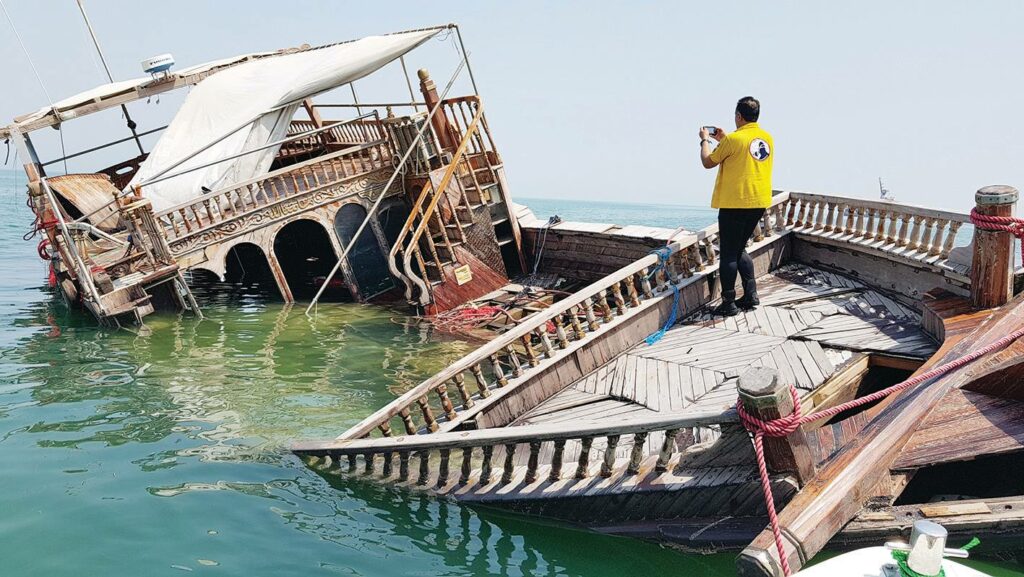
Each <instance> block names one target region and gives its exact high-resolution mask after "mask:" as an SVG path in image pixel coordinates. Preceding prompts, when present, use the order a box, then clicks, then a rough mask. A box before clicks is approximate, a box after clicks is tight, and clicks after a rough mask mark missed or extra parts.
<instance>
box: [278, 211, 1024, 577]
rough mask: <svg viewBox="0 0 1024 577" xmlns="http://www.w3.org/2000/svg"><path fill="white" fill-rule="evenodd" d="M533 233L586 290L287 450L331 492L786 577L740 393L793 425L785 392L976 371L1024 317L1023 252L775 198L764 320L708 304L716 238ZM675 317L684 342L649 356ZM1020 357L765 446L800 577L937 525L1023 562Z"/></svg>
mask: <svg viewBox="0 0 1024 577" xmlns="http://www.w3.org/2000/svg"><path fill="white" fill-rule="evenodd" d="M989 192H991V191H989ZM1003 192H1004V193H1007V194H1009V193H1008V192H1007V191H1003ZM1014 193H1015V191H1014ZM984 197H985V195H984V194H981V193H979V203H980V204H981V203H982V199H983V198H984ZM1014 200H1015V199H1014ZM1004 201H1005V198H1004ZM1004 204H1005V202H1004ZM518 218H519V220H520V225H521V228H522V231H523V238H524V243H525V244H526V245H527V247H536V246H537V243H538V242H540V240H539V239H541V238H545V237H546V240H545V242H546V251H550V252H547V254H549V255H553V256H552V257H551V258H550V260H549V261H546V262H547V265H546V264H545V262H542V263H541V270H548V272H555V273H558V274H564V273H566V272H568V271H567V270H562V269H568V268H573V269H575V270H577V271H578V273H579V274H582V275H583V276H589V277H590V279H589V280H591V281H592V284H590V285H589V286H587V287H586V288H584V289H582V290H579V291H577V292H576V293H575V294H573V295H572V296H570V297H567V298H565V299H563V300H561V301H559V302H556V303H555V304H554V305H552V306H551V307H550V308H548V309H545V310H543V311H539V312H536V313H534V314H533V315H531V316H529V317H526V318H525V319H523V320H522V321H521V322H520V323H519V325H518V326H516V327H515V328H513V329H512V330H509V331H507V332H505V333H503V334H501V335H500V336H498V337H496V338H494V339H493V340H492V341H491V342H489V343H487V344H485V345H484V346H482V347H480V348H479V349H478V350H476V351H474V352H473V353H470V354H469V355H467V356H466V357H464V358H462V359H460V360H459V361H456V362H455V363H453V364H452V365H451V366H450V367H449V368H448V369H446V370H445V371H442V372H441V373H438V374H437V375H435V376H433V377H431V378H430V379H428V380H426V381H424V382H423V383H421V384H420V385H419V386H417V387H415V388H413V389H412V390H409V391H408V392H406V393H405V394H403V395H402V396H400V397H399V398H397V399H396V400H395V401H393V402H392V403H390V404H389V405H388V406H386V407H383V408H381V409H380V410H379V411H377V412H376V413H374V414H373V415H370V416H369V417H367V418H366V419H364V420H363V421H362V422H360V423H358V424H356V425H354V426H352V427H351V428H349V429H348V430H347V431H345V432H344V433H342V434H341V435H340V436H339V437H338V438H337V439H333V440H328V441H308V442H299V443H296V444H295V445H294V446H293V451H294V452H295V453H296V454H298V455H300V456H302V457H303V458H305V459H306V460H307V462H308V464H310V466H312V467H314V468H315V469H317V470H319V471H321V472H322V474H324V475H325V476H326V477H327V478H328V479H329V480H334V479H337V480H339V481H340V480H341V479H347V478H350V477H351V478H364V479H369V480H373V481H375V482H381V483H386V484H389V485H399V486H404V487H407V488H408V489H409V490H417V491H425V492H428V493H431V494H434V495H438V496H444V497H447V498H452V499H455V500H457V501H459V502H464V503H472V504H482V505H488V506H497V507H503V508H508V509H511V510H514V511H519V512H522V513H526V514H531V515H542V516H546V517H552V518H557V519H560V520H563V521H568V522H572V523H577V524H580V525H584V526H587V527H590V528H592V529H595V530H598V531H604V532H609V533H615V534H620V535H632V536H637V537H642V538H647V539H656V540H659V541H663V542H667V543H670V544H672V545H673V546H678V547H682V548H686V549H693V550H719V549H728V548H736V549H739V548H742V547H743V546H744V545H746V546H747V547H746V549H744V551H743V553H742V554H741V556H740V561H739V566H740V571H741V573H743V574H752V575H760V574H768V575H774V574H780V572H781V569H780V567H779V565H778V558H777V553H775V552H774V548H773V546H772V543H773V541H772V538H771V534H770V532H766V531H763V529H764V526H765V517H764V515H765V506H764V502H763V497H762V493H761V488H760V483H759V480H758V475H757V469H756V467H755V462H754V454H753V450H752V448H751V444H750V440H749V436H748V434H747V432H746V431H745V430H744V429H743V427H742V426H741V425H740V424H739V422H738V416H737V414H736V410H735V404H736V402H737V397H738V395H739V390H740V389H743V382H744V378H746V376H747V375H751V374H753V373H752V371H753V372H756V371H765V370H767V371H770V372H772V374H774V375H776V376H775V377H774V378H773V380H772V382H773V383H774V386H775V389H774V390H760V391H759V392H758V391H756V390H754V389H751V390H748V392H747V393H746V398H747V401H745V402H749V403H752V404H750V405H747V406H748V408H750V409H751V410H753V408H754V407H756V406H760V407H762V409H760V411H761V414H762V415H764V416H765V417H770V416H772V415H773V414H774V415H775V416H779V415H780V414H781V415H785V414H787V413H788V412H791V410H792V407H791V406H789V407H787V406H786V403H787V401H786V399H787V398H788V395H789V394H788V392H786V389H784V388H783V387H785V386H788V384H790V383H791V384H793V385H795V386H796V387H797V389H798V391H799V396H800V402H801V407H802V409H803V411H804V413H805V414H806V413H808V412H812V411H814V410H818V409H823V408H828V407H833V406H837V405H838V404H840V403H843V402H845V401H848V400H851V399H853V398H856V397H859V396H863V395H864V394H866V393H869V392H873V391H875V390H879V389H882V388H885V387H886V386H888V385H891V384H894V383H896V382H899V381H902V380H904V379H905V378H906V377H908V376H910V375H911V374H915V373H916V372H919V371H922V370H925V369H927V368H928V367H931V366H936V365H938V364H941V363H943V362H946V361H948V360H949V359H951V358H954V357H957V356H958V355H959V356H962V355H963V354H964V353H965V351H968V350H970V349H971V347H978V346H983V345H984V344H986V343H988V342H992V341H993V340H994V339H996V338H998V337H1002V336H1003V335H1005V334H1007V333H1008V332H1009V329H1010V328H1011V327H1012V328H1019V327H1020V326H1021V318H1020V315H1021V314H1024V304H1021V303H1020V302H1019V299H1018V300H1013V301H1010V302H1008V300H1009V298H1010V296H1011V294H1012V292H1011V277H1012V276H1013V275H1012V274H1011V272H1012V271H1011V270H1010V268H1009V267H1010V264H1011V262H1012V259H1011V257H1010V249H1009V248H1008V247H1012V238H1011V237H1010V235H1008V234H1007V233H998V232H988V231H975V233H974V242H973V244H972V247H973V248H972V247H959V248H958V247H956V237H957V233H958V231H959V229H960V227H961V226H962V225H964V224H966V223H969V222H970V218H969V216H968V215H964V214H958V213H952V212H946V211H938V210H932V209H927V208H922V207H913V206H906V205H901V204H896V203H894V202H889V201H880V202H879V201H866V200H859V199H852V198H845V197H838V196H827V195H818V194H809V193H801V192H785V191H783V192H778V193H776V195H775V197H774V202H773V205H772V207H771V208H770V209H769V211H768V212H767V213H766V215H765V217H764V219H763V222H762V223H761V225H760V227H759V229H758V231H757V232H756V236H755V238H754V239H753V241H752V243H751V244H750V246H749V247H748V252H749V253H750V254H751V256H752V258H753V260H754V262H755V266H756V269H757V272H758V274H759V275H760V277H761V278H760V281H759V284H760V292H761V306H760V307H758V308H756V309H754V310H752V311H747V312H745V313H743V314H741V315H740V316H737V317H732V318H721V317H718V318H714V317H710V316H709V315H708V314H707V313H706V312H705V307H706V306H707V305H708V304H710V303H713V302H714V301H715V299H716V298H717V290H718V287H717V264H718V263H717V260H716V243H717V236H716V235H717V226H716V225H712V226H709V227H707V228H705V229H703V230H701V231H698V232H694V233H689V232H684V233H681V234H676V235H673V234H672V231H663V230H660V229H648V230H647V231H646V233H644V232H641V231H639V230H637V229H636V228H634V227H615V226H612V225H598V224H593V223H560V224H557V225H549V224H548V223H541V222H540V221H538V220H537V219H535V218H534V217H533V216H532V214H531V213H530V212H529V211H528V210H527V209H521V210H520V211H519V214H518ZM626 228H628V229H630V230H625V234H623V233H624V229H626ZM637 228H640V227H637ZM545 229H546V230H545ZM652 246H662V247H665V249H664V250H663V251H662V255H661V256H659V255H658V254H650V250H651V247H652ZM584 247H590V249H589V250H588V249H587V248H584ZM563 251H564V252H565V253H566V254H574V255H575V258H561V257H560V256H559V254H560V253H561V252H563ZM667 254H671V256H670V257H668V258H664V255H667ZM602 255H603V256H602ZM636 255H640V257H639V258H636ZM622 259H625V260H626V261H627V262H628V264H625V266H621V267H620V268H617V270H607V269H608V268H609V263H616V262H617V261H621V260H622ZM972 262H973V270H974V271H975V272H974V273H972ZM546 266H550V267H551V269H553V270H550V269H546V268H545V267H546ZM615 266H617V265H614V266H612V267H611V268H613V269H614V268H615ZM979 269H982V270H989V271H991V272H989V273H984V274H982V276H978V274H979V273H978V272H977V271H978V270H979ZM993 274H994V275H995V277H994V278H997V279H1001V280H997V281H995V282H991V281H990V280H988V279H991V278H993V276H992V275H993ZM1000 275H1001V276H1000ZM1004 281H1005V282H1004ZM972 294H973V299H974V303H977V304H976V305H975V304H972ZM986 299H989V300H986ZM990 303H994V304H996V305H1000V306H998V308H992V306H993V304H990ZM673 315H674V316H673ZM670 318H678V319H679V321H678V322H676V323H674V324H672V323H670V326H669V327H668V328H667V330H666V332H665V333H664V336H663V337H662V338H661V339H660V340H658V341H657V342H654V343H652V344H648V343H647V342H646V341H645V339H646V338H647V337H648V335H651V334H652V333H654V332H655V331H657V330H658V329H659V327H662V326H663V325H664V324H665V323H666V321H667V320H669V319H670ZM1021 346H1024V345H1021V344H1014V345H1012V346H1011V347H1010V348H1007V349H1006V350H1004V351H1000V352H997V353H993V354H991V355H989V356H988V357H985V358H984V359H982V360H979V361H977V362H976V363H974V364H972V365H970V366H968V367H967V368H964V369H961V370H959V371H956V372H952V373H949V374H947V375H944V376H942V377H939V378H936V379H934V380H932V381H930V382H926V383H924V384H921V385H919V386H917V387H914V388H911V389H909V390H906V391H904V392H903V393H901V394H898V395H895V396H892V397H889V398H887V399H885V400H883V401H881V402H879V403H877V404H875V405H874V406H871V407H869V408H866V409H864V410H860V411H851V413H849V414H841V415H838V416H837V417H835V418H833V419H831V420H829V421H827V422H824V423H821V422H819V423H816V424H814V425H805V426H804V427H802V428H801V429H800V430H798V431H797V432H796V433H794V434H792V435H790V436H789V437H787V438H785V439H782V440H777V441H776V440H770V441H771V442H769V443H768V447H767V453H768V458H769V460H768V464H769V469H770V471H771V473H772V477H771V484H772V487H773V490H774V494H775V498H776V501H777V504H778V505H779V507H780V510H781V517H782V522H783V527H784V535H785V536H786V539H787V547H789V548H790V549H789V550H787V556H788V557H789V561H790V564H791V565H792V566H794V567H799V566H801V565H802V564H803V563H805V562H806V561H807V560H808V559H809V558H810V557H811V556H813V555H814V554H815V553H817V552H818V551H819V550H820V549H822V548H823V547H825V546H826V544H827V543H829V542H831V543H833V544H835V545H842V544H862V543H864V542H865V541H866V540H874V541H873V542H875V543H877V542H878V540H879V539H882V538H884V537H890V536H892V535H894V534H897V533H900V532H901V531H905V530H908V529H909V527H910V525H911V524H912V522H913V520H914V519H915V518H920V517H922V516H925V517H928V518H933V519H936V520H939V521H942V522H943V523H944V524H946V525H947V526H948V527H949V528H950V530H951V531H952V532H953V534H954V535H956V534H958V531H961V532H969V533H970V535H972V536H973V535H976V534H977V535H980V536H982V538H983V539H990V540H991V538H995V540H996V541H997V542H998V541H999V540H1000V539H1002V540H1003V541H1004V543H1006V542H1013V541H1012V540H1014V539H1015V540H1016V542H1017V543H1019V539H1020V537H1021V536H1022V535H1024V512H1022V510H1021V509H1020V508H1019V506H1018V505H1017V504H1019V502H1020V500H1021V499H1022V498H1024V487H1021V486H1020V482H1019V480H1016V481H1015V480H1013V479H1010V478H1008V476H1007V475H1006V474H1002V473H1000V471H1005V470H1007V467H1009V468H1010V470H1014V468H1015V469H1016V470H1019V466H1020V465H1021V463H1022V459H1024V431H1022V430H1020V427H1019V426H1018V423H1019V422H1020V416H1021V414H1022V411H1024V397H1022V396H1021V394H1020V390H1019V389H1020V387H1019V386H1018V381H1017V375H1018V373H1019V371H1020V370H1021V368H1020V367H1021V365H1020V364H1019V363H1020V358H1021V357H1020V356H1019V349H1020V347H1021ZM762 396H763V397H764V398H761V397H762ZM759 399H760V400H759ZM790 404H791V403H790ZM961 439H963V441H961ZM979 479H985V481H984V482H980V481H979ZM965 499H966V500H965ZM787 503H788V504H787ZM783 505H785V507H783ZM1000 505H1005V506H1006V508H1000ZM958 519H964V520H967V519H969V520H970V522H969V523H958V522H957V520H958ZM759 534H760V535H759ZM751 541H752V542H751ZM748 543H749V544H748Z"/></svg>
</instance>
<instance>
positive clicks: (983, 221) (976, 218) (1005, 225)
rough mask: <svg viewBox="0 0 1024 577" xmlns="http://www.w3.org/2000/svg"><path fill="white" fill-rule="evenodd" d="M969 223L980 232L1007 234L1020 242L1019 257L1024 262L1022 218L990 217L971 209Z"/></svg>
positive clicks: (1023, 226) (1023, 227) (1023, 219)
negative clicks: (988, 231) (989, 231)
mask: <svg viewBox="0 0 1024 577" xmlns="http://www.w3.org/2000/svg"><path fill="white" fill-rule="evenodd" d="M971 223H972V224H974V226H976V227H978V228H980V229H982V230H993V231H1001V232H1008V233H1010V234H1012V235H1013V236H1015V237H1017V239H1018V240H1020V241H1021V244H1020V256H1021V260H1022V261H1024V218H1016V217H1013V216H992V215H988V214H981V213H980V212H978V210H977V209H976V208H972V209H971Z"/></svg>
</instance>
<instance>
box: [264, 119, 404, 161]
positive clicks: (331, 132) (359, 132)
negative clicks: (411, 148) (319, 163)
mask: <svg viewBox="0 0 1024 577" xmlns="http://www.w3.org/2000/svg"><path fill="white" fill-rule="evenodd" d="M323 124H324V126H330V128H329V129H328V130H325V131H323V132H319V133H317V134H311V135H309V136H307V137H305V138H300V139H296V140H292V141H290V142H287V143H285V144H283V145H281V154H283V155H291V154H298V153H301V152H306V151H309V150H314V149H317V148H320V147H323V146H325V145H336V146H345V145H358V144H366V143H368V142H376V141H378V140H385V139H386V136H385V134H384V130H383V129H382V127H381V125H380V121H379V120H378V119H375V118H368V119H360V120H355V121H348V122H342V121H339V120H325V121H324V123H323ZM317 128H318V126H317V125H316V123H315V122H313V121H312V120H293V121H292V122H291V124H290V125H289V126H288V133H287V136H294V135H296V134H302V133H304V132H309V131H312V130H316V129H317Z"/></svg>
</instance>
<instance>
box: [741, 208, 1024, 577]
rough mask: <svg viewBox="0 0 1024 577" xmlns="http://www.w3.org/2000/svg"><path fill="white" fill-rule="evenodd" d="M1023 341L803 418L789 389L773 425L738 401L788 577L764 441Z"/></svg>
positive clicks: (1002, 342)
mask: <svg viewBox="0 0 1024 577" xmlns="http://www.w3.org/2000/svg"><path fill="white" fill-rule="evenodd" d="M1018 220H1019V219H1018ZM1021 337H1024V328H1020V329H1017V330H1016V331H1014V332H1012V333H1010V334H1008V335H1006V336H1004V337H1002V338H1001V339H999V340H997V341H994V342H992V343H991V344H989V345H986V346H984V347H982V348H980V349H977V350H975V351H973V352H971V353H968V354H966V355H964V356H962V357H960V358H957V359H954V360H952V361H950V362H948V363H945V364H943V365H939V366H938V367H935V368H933V369H931V370H929V371H926V372H924V373H921V374H919V375H916V376H913V377H911V378H909V379H907V380H905V381H903V382H901V383H897V384H895V385H892V386H891V387H888V388H885V389H882V390H880V391H876V392H874V393H871V394H870V395H865V396H863V397H860V398H858V399H854V400H852V401H847V402H845V403H842V404H840V405H836V406H834V407H831V408H828V409H824V410H821V411H817V412H814V413H811V414H810V415H806V416H805V415H803V413H802V410H801V407H800V394H799V392H798V391H797V389H796V387H794V386H793V385H789V393H790V395H792V397H793V412H792V413H790V414H789V415H786V416H784V417H780V418H778V419H772V420H769V421H765V420H762V419H759V418H757V417H755V416H754V415H751V414H750V413H748V412H747V411H746V410H745V409H744V408H743V404H742V402H741V401H737V402H736V412H737V413H738V414H739V417H740V421H741V422H742V423H743V427H744V428H745V429H746V430H747V432H749V433H750V434H751V436H752V437H753V443H754V454H755V455H756V457H757V469H758V473H759V474H760V477H761V490H762V491H763V493H764V500H765V506H766V507H767V510H768V523H769V525H770V526H771V529H772V535H773V536H774V538H775V548H776V550H777V551H778V553H779V563H780V564H781V565H782V571H783V573H784V574H785V575H787V576H788V575H790V574H791V573H792V570H791V569H790V567H789V558H788V557H787V556H786V553H785V549H784V548H783V543H782V528H781V527H780V525H779V517H778V514H777V513H776V511H775V497H774V495H773V494H772V487H771V479H770V478H769V476H768V464H767V461H766V460H765V457H764V437H766V436H767V437H785V436H787V435H790V434H792V433H794V432H796V431H797V429H799V428H800V427H801V426H802V425H805V424H807V423H812V422H814V421H818V420H821V419H827V418H831V417H834V416H836V415H838V414H840V413H843V412H845V411H849V410H851V409H855V408H858V407H862V406H864V405H867V404H869V403H873V402H875V401H878V400H881V399H884V398H885V397H888V396H889V395H892V394H894V393H898V392H901V391H903V390H905V389H909V388H910V387H913V386H915V385H919V384H921V383H924V382H927V381H930V380H932V379H934V378H936V377H939V376H942V375H945V374H946V373H950V372H952V371H955V370H957V369H959V368H961V367H963V366H965V365H968V364H970V363H972V362H974V361H975V360H977V359H979V358H981V357H983V356H985V355H987V354H989V353H992V352H995V351H998V350H1001V349H1004V348H1006V347H1008V346H1009V345H1010V344H1012V343H1013V342H1014V341H1016V340H1017V339H1019V338H1021Z"/></svg>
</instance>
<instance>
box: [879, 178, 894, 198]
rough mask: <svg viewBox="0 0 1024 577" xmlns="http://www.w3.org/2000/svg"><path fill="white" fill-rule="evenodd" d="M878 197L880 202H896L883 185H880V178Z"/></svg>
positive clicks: (880, 181)
mask: <svg viewBox="0 0 1024 577" xmlns="http://www.w3.org/2000/svg"><path fill="white" fill-rule="evenodd" d="M878 197H879V198H881V199H882V200H896V199H895V198H894V197H893V196H892V193H891V192H890V191H889V189H888V188H886V187H885V184H883V183H882V177H881V176H879V177H878Z"/></svg>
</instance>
